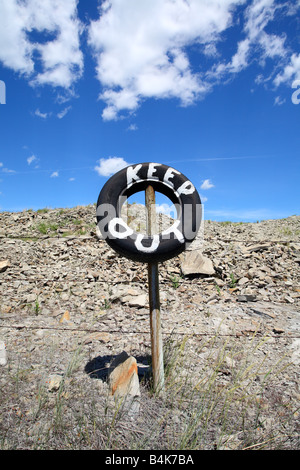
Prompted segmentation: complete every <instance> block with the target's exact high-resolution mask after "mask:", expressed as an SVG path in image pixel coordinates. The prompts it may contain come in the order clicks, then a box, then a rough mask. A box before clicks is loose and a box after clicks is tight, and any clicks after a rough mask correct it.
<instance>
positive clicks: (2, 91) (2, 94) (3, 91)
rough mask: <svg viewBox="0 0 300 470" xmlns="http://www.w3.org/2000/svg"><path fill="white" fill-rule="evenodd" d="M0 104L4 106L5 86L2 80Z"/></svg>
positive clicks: (0, 81)
mask: <svg viewBox="0 0 300 470" xmlns="http://www.w3.org/2000/svg"><path fill="white" fill-rule="evenodd" d="M0 104H6V86H5V83H4V81H3V80H0Z"/></svg>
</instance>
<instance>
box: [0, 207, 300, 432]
mask: <svg viewBox="0 0 300 470" xmlns="http://www.w3.org/2000/svg"><path fill="white" fill-rule="evenodd" d="M95 211H96V208H95V206H94V205H91V206H87V207H76V208H72V209H45V210H40V211H30V210H28V211H23V212H20V213H7V212H2V213H1V214H0V280H1V284H0V296H1V303H0V309H1V317H0V340H1V341H2V342H3V343H5V345H6V346H5V347H6V352H5V353H6V356H5V357H6V359H5V360H4V359H3V360H2V363H3V365H2V371H4V372H5V373H2V372H1V378H0V382H1V383H0V385H1V386H4V385H6V386H7V381H8V380H9V373H10V372H11V370H15V369H16V368H18V367H20V361H21V364H22V370H23V369H24V370H25V369H26V370H28V368H29V372H28V377H30V379H28V380H27V381H26V392H25V394H24V396H23V397H22V399H21V402H20V403H19V402H18V404H17V405H16V406H17V407H18V409H21V408H22V407H23V408H26V409H27V410H28V409H29V408H30V403H29V402H30V400H31V399H33V396H34V387H35V384H36V380H37V378H38V377H39V378H41V377H43V378H47V377H48V376H49V375H51V374H53V373H54V374H64V372H65V368H66V364H67V363H68V361H69V360H70V356H71V355H72V354H73V353H74V350H76V348H78V345H81V348H82V350H83V360H82V364H81V369H80V371H81V372H80V374H81V376H80V377H81V378H80V380H82V381H85V384H86V387H95V384H94V383H93V381H92V380H90V377H89V376H88V375H87V373H86V370H87V369H88V366H87V365H88V364H89V365H90V366H89V367H91V364H93V358H94V359H95V358H96V357H102V358H103V363H102V367H104V368H105V367H107V364H106V363H107V360H108V359H106V361H105V360H104V358H112V357H113V356H114V355H115V354H118V353H119V352H121V351H123V350H125V351H126V352H127V353H128V354H133V355H135V357H138V358H139V362H138V365H139V370H142V369H143V367H146V364H147V359H146V352H147V354H149V348H150V335H149V310H148V292H147V266H145V265H143V264H141V263H134V262H132V261H129V260H127V259H125V258H122V257H120V256H118V255H117V254H116V253H114V252H113V251H112V250H111V249H110V248H109V247H108V246H107V244H106V242H105V241H104V240H101V237H99V233H98V231H97V228H96V223H95V222H96V220H95ZM140 214H141V208H140V207H139V206H138V205H133V206H130V207H129V208H128V212H127V216H128V217H129V219H128V220H129V221H130V223H131V224H133V226H134V227H135V228H140V229H141V230H143V228H144V223H145V220H144V219H143V216H141V215H140ZM161 218H162V221H161V223H162V225H164V224H169V223H170V220H169V219H168V218H167V217H161ZM134 224H135V225H134ZM159 275H160V300H161V312H162V329H163V336H164V338H167V337H168V336H170V335H171V334H175V335H178V337H181V338H183V337H184V335H187V336H188V337H189V343H188V344H189V349H188V351H189V357H190V358H191V359H192V360H193V361H195V362H194V364H195V365H196V364H197V366H198V367H200V368H201V358H200V357H198V356H197V355H196V351H197V345H198V343H199V341H200V342H201V341H202V340H203V338H210V337H213V336H217V337H220V338H221V337H223V338H233V339H235V340H236V341H246V342H247V341H249V338H251V337H253V335H256V336H257V337H258V338H263V337H268V338H269V341H268V342H267V344H266V345H264V347H263V351H262V352H258V351H257V354H261V355H262V357H264V356H266V362H265V364H266V367H274V365H275V364H276V362H278V361H280V360H282V359H283V358H285V359H284V361H285V363H291V364H292V367H291V369H289V372H286V373H283V376H282V377H281V381H280V383H279V385H278V387H280V393H281V394H282V396H284V397H285V398H286V400H292V401H297V400H298V401H299V398H300V392H299V365H300V322H299V320H300V216H292V217H289V218H287V219H281V220H268V221H263V222H259V223H231V222H213V221H205V222H204V224H203V226H202V229H201V231H200V233H199V235H198V237H197V239H196V240H195V241H194V242H193V243H192V244H191V245H190V246H189V248H188V250H187V251H186V252H185V253H184V254H183V255H181V256H179V257H177V258H174V259H172V260H169V261H167V262H165V263H163V264H160V265H159ZM49 350H51V360H50V353H49ZM150 353H151V351H150ZM98 365H99V364H98ZM0 367H1V366H0ZM14 368H15V369H14ZM89 372H91V369H89ZM224 374H225V375H224V376H223V377H222V380H223V381H225V382H226V380H227V375H226V373H225V372H224ZM228 374H229V372H228ZM102 386H103V387H105V385H104V384H102ZM8 388H9V387H8ZM103 390H104V389H103ZM15 401H16V400H15ZM297 419H298V415H297ZM31 424H32V422H31ZM28 432H29V431H28ZM30 432H31V431H30ZM32 432H33V431H32ZM293 432H295V431H294V430H293Z"/></svg>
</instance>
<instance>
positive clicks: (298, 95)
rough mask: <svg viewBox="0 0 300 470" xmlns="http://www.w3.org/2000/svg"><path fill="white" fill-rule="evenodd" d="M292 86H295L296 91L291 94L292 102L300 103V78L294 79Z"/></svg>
mask: <svg viewBox="0 0 300 470" xmlns="http://www.w3.org/2000/svg"><path fill="white" fill-rule="evenodd" d="M292 88H297V90H296V91H294V93H293V94H292V103H294V104H299V103H300V80H294V81H293V83H292Z"/></svg>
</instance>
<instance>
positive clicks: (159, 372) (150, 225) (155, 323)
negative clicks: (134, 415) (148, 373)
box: [145, 186, 165, 394]
mask: <svg viewBox="0 0 300 470" xmlns="http://www.w3.org/2000/svg"><path fill="white" fill-rule="evenodd" d="M145 203H146V212H147V217H146V219H147V234H148V235H153V234H155V233H156V209H155V192H154V189H153V187H152V186H148V187H147V188H146V194H145ZM148 282H149V307H150V330H151V348H152V371H153V381H154V391H155V393H157V394H159V393H160V392H161V391H163V390H164V382H165V378H164V360H163V342H162V334H161V318H160V301H159V281H158V263H157V262H153V263H148Z"/></svg>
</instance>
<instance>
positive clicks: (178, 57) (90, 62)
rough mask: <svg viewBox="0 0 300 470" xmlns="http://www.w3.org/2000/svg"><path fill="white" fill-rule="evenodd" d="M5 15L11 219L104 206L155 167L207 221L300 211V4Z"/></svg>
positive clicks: (112, 4) (139, 5)
mask: <svg viewBox="0 0 300 470" xmlns="http://www.w3.org/2000/svg"><path fill="white" fill-rule="evenodd" d="M0 18H1V30H0V80H1V82H0V101H1V104H0V211H21V210H24V209H34V210H37V209H39V208H44V207H50V208H56V207H74V206H77V205H85V204H90V203H94V202H96V201H97V198H98V195H99V192H100V190H101V188H102V186H103V184H104V183H105V182H106V181H107V179H108V178H109V177H110V175H111V174H113V173H114V172H116V171H118V170H119V169H120V168H122V167H124V166H127V165H129V164H135V163H140V162H147V161H152V162H157V163H165V164H169V165H170V166H172V167H174V168H175V169H177V170H179V171H181V172H182V173H184V174H185V175H186V176H187V177H188V178H189V179H190V180H191V181H192V182H193V184H194V185H195V186H196V188H197V190H198V192H199V194H200V197H201V198H202V202H203V203H204V215H205V218H206V219H211V220H232V221H257V220H264V219H274V218H282V217H288V216H290V215H293V214H299V212H300V211H299V207H300V206H299V174H300V163H299V149H300V139H299V135H300V132H299V130H300V1H299V0H290V1H284V0H282V1H274V0H252V1H243V0H234V1H232V0H211V1H209V2H207V1H205V0H151V1H150V0H145V1H140V0H126V1H125V0H105V1H102V2H101V1H97V0H79V1H76V0H64V1H62V0H44V1H43V2H40V1H38V0H27V1H19V2H18V1H17V0H0ZM158 202H159V203H161V202H163V200H160V199H158Z"/></svg>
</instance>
